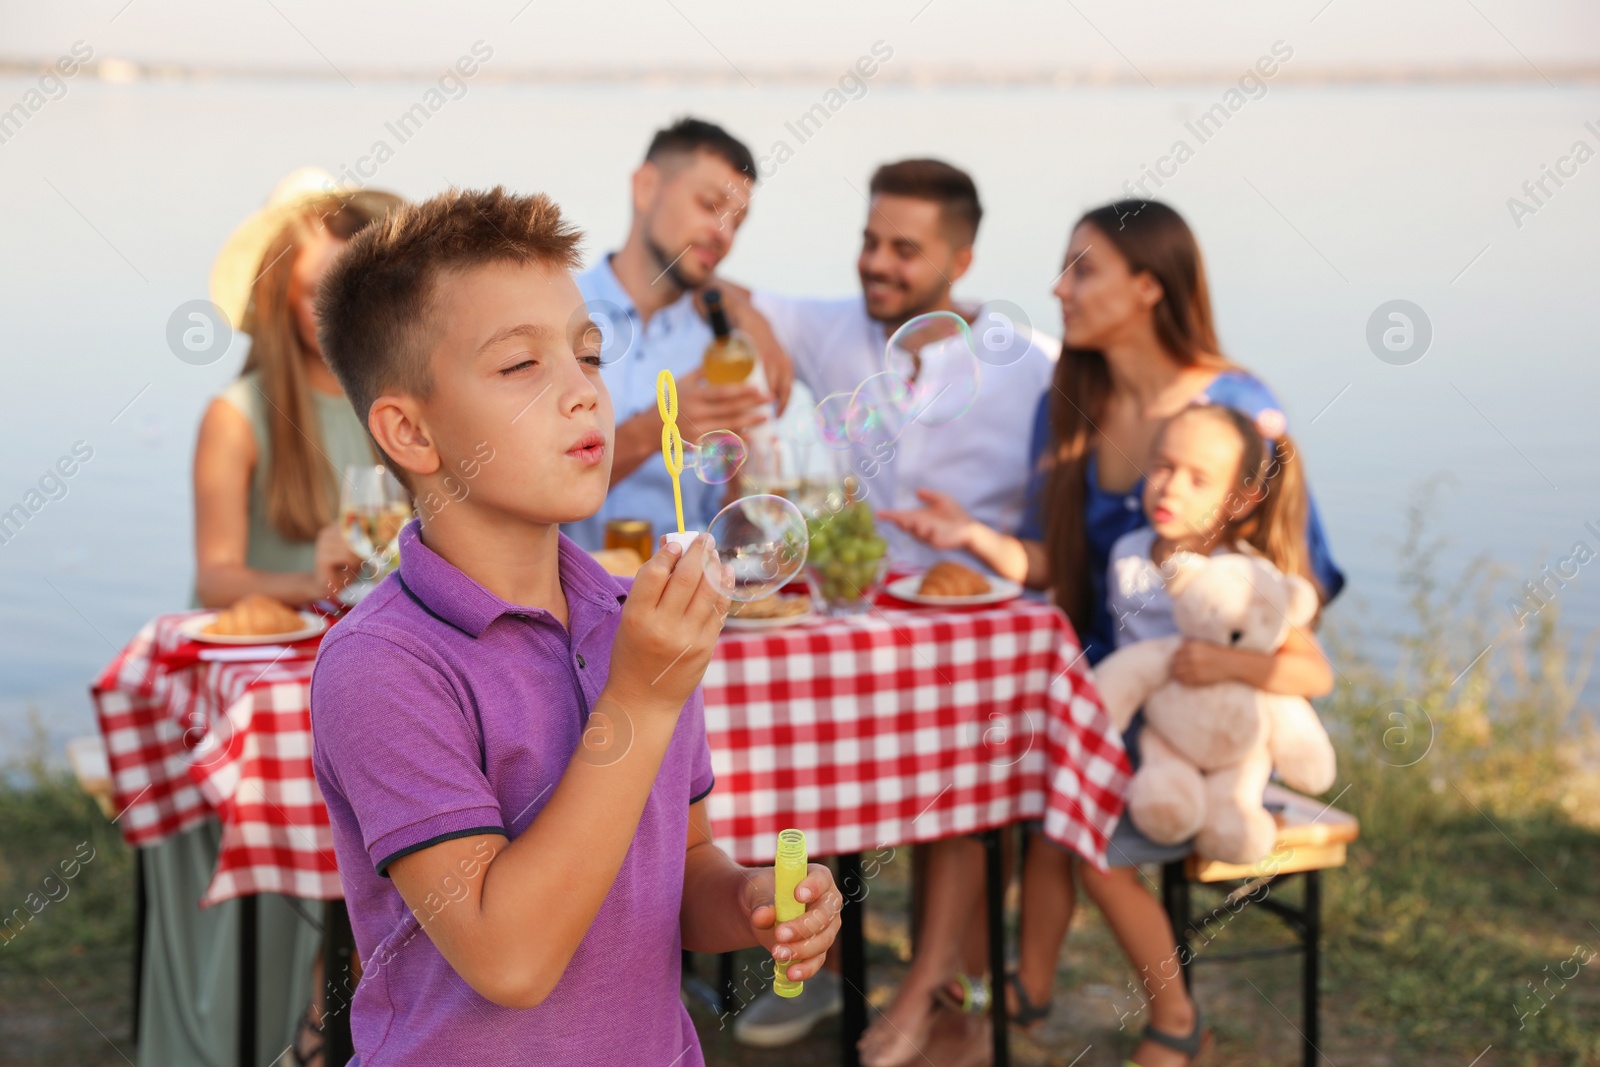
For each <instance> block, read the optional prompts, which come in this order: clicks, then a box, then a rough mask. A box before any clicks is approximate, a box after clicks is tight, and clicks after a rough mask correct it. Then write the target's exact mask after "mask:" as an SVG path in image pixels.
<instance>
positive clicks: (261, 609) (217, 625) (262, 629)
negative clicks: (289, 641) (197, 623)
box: [200, 593, 306, 637]
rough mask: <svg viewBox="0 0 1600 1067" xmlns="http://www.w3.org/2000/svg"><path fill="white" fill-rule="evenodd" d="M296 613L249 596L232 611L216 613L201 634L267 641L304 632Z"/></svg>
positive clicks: (289, 608)
mask: <svg viewBox="0 0 1600 1067" xmlns="http://www.w3.org/2000/svg"><path fill="white" fill-rule="evenodd" d="M305 625H306V622H305V620H304V619H302V618H301V617H300V613H299V612H298V611H295V610H294V609H293V608H291V607H289V606H288V605H287V604H283V603H280V602H279V601H277V600H274V599H272V598H271V597H269V596H262V595H261V594H259V593H252V594H251V595H250V596H247V597H245V598H244V599H242V600H240V601H239V602H238V603H236V604H234V605H233V606H232V607H230V608H227V609H225V610H223V611H219V612H217V617H216V618H214V619H212V620H211V622H210V623H208V624H207V625H206V626H205V627H203V628H202V629H201V631H200V632H201V633H207V634H216V635H217V636H218V637H267V636H269V635H272V634H287V633H293V632H294V631H295V630H303V629H305Z"/></svg>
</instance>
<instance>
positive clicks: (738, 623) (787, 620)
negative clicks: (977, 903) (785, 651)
mask: <svg viewBox="0 0 1600 1067" xmlns="http://www.w3.org/2000/svg"><path fill="white" fill-rule="evenodd" d="M816 617H817V613H816V612H815V611H807V612H805V613H804V614H801V615H785V616H784V617H783V618H781V619H741V618H739V616H737V615H729V616H728V617H727V618H726V619H723V620H722V628H723V629H724V630H781V629H783V628H784V627H785V626H793V625H794V624H795V623H797V622H810V621H811V620H812V619H814V618H816Z"/></svg>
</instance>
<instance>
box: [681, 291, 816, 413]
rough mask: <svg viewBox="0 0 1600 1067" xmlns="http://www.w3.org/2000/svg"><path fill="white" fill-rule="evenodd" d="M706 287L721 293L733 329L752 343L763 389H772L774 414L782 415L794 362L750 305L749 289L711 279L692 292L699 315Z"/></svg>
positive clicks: (764, 318)
mask: <svg viewBox="0 0 1600 1067" xmlns="http://www.w3.org/2000/svg"><path fill="white" fill-rule="evenodd" d="M708 288H709V289H716V290H718V291H719V292H720V293H722V306H723V307H724V308H726V309H727V311H728V319H729V321H730V322H731V324H732V325H733V328H734V329H736V330H738V331H740V332H741V333H743V334H744V335H745V336H747V337H749V338H750V340H751V341H752V342H753V343H754V344H755V346H756V354H757V355H758V356H760V357H761V369H762V370H763V371H765V372H766V375H767V387H768V388H769V389H771V390H772V397H773V400H774V401H776V403H777V407H778V414H780V415H781V414H783V411H784V409H785V408H787V407H788V406H789V391H790V390H791V389H793V388H794V361H793V360H791V359H790V358H789V353H788V352H786V351H784V348H783V345H782V344H780V343H779V341H778V335H777V334H775V333H773V332H772V324H771V323H769V322H767V317H766V316H765V315H763V314H761V312H759V311H757V310H756V307H755V304H753V303H751V301H750V290H748V289H746V288H745V287H744V286H742V285H735V284H733V283H732V282H730V281H727V280H726V279H723V278H716V279H713V280H712V281H711V282H709V283H708V284H707V285H705V286H703V287H702V288H701V289H699V290H696V291H695V302H696V304H697V306H699V308H700V313H701V314H702V315H703V314H705V304H704V301H703V297H702V294H703V292H704V290H705V289H708Z"/></svg>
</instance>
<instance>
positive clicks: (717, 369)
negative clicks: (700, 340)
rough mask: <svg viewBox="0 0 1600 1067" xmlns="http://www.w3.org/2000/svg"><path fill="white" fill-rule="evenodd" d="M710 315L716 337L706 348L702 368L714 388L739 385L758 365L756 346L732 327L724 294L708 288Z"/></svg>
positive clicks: (707, 310)
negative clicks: (729, 323)
mask: <svg viewBox="0 0 1600 1067" xmlns="http://www.w3.org/2000/svg"><path fill="white" fill-rule="evenodd" d="M705 302H706V316H707V317H708V318H709V319H710V320H711V332H712V333H713V334H714V335H715V336H714V337H712V338H711V343H710V344H708V345H706V351H705V356H704V357H703V359H702V360H701V369H702V370H703V371H704V372H705V376H706V381H708V382H710V383H711V384H712V385H737V384H738V383H740V382H742V381H744V380H745V379H746V378H748V377H750V372H751V371H752V370H754V369H755V366H756V346H755V345H754V344H752V343H751V342H750V339H749V338H748V337H746V336H744V334H741V333H734V332H733V330H732V329H731V328H730V327H729V325H728V310H727V308H725V307H723V306H722V293H721V292H720V291H719V290H716V289H707V290H706V294H705Z"/></svg>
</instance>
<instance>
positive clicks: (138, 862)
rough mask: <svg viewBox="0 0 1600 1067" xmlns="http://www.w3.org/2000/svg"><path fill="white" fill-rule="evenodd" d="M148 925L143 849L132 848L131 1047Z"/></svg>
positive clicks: (136, 1036)
mask: <svg viewBox="0 0 1600 1067" xmlns="http://www.w3.org/2000/svg"><path fill="white" fill-rule="evenodd" d="M149 925H150V898H149V897H148V896H146V895H145V888H144V849H142V848H138V847H135V848H134V850H133V1028H132V1030H133V1036H132V1041H133V1047H134V1048H136V1049H137V1048H138V1047H139V1007H140V1005H139V1002H140V1000H141V999H142V998H143V995H144V937H145V927H147V926H149Z"/></svg>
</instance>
